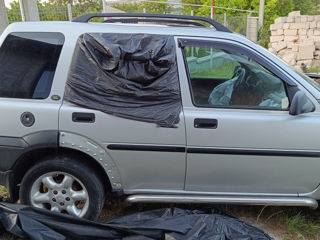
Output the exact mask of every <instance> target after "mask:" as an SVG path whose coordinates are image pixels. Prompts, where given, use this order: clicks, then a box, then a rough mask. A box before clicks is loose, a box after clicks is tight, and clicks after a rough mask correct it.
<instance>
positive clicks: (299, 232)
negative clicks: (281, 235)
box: [282, 212, 320, 239]
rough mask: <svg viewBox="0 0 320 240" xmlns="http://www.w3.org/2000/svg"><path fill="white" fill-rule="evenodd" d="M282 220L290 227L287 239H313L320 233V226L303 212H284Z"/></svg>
mask: <svg viewBox="0 0 320 240" xmlns="http://www.w3.org/2000/svg"><path fill="white" fill-rule="evenodd" d="M282 221H283V222H284V223H285V224H286V225H287V228H288V235H287V236H286V237H287V239H311V238H312V239H313V238H314V237H315V236H317V235H318V234H319V233H320V226H319V225H318V224H317V223H315V222H314V221H312V220H310V219H308V218H307V217H306V215H304V214H303V213H301V212H298V213H293V214H292V213H287V214H284V215H283V216H282Z"/></svg>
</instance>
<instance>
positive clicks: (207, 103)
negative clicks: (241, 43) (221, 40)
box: [183, 46, 289, 109]
mask: <svg viewBox="0 0 320 240" xmlns="http://www.w3.org/2000/svg"><path fill="white" fill-rule="evenodd" d="M183 49H184V55H185V58H186V63H187V67H188V72H189V79H190V83H191V84H190V85H191V92H192V97H193V101H194V103H195V104H196V105H197V106H200V107H201V106H203V107H211V106H212V107H214V106H224V107H239V108H241V107H249V108H250V107H252V108H271V109H287V108H288V106H289V101H288V98H287V94H286V88H285V84H284V82H283V81H282V80H281V79H279V78H278V77H276V76H275V75H274V74H272V73H271V72H269V71H268V70H267V69H265V68H264V67H263V66H261V65H260V64H258V63H257V62H256V61H254V60H253V59H250V58H249V57H247V56H245V55H243V54H241V53H237V52H232V51H229V50H227V49H218V48H207V47H192V46H185V47H184V48H183Z"/></svg>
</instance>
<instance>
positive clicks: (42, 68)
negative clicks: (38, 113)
mask: <svg viewBox="0 0 320 240" xmlns="http://www.w3.org/2000/svg"><path fill="white" fill-rule="evenodd" d="M63 43H64V36H63V35H62V34H61V33H11V34H9V35H8V36H7V38H6V39H5V40H4V42H3V44H2V46H1V48H0V97H6V98H27V99H45V98H47V97H48V96H49V94H50V90H51V85H52V81H53V77H54V73H55V70H56V66H57V63H58V60H59V56H60V52H61V49H62V45H63Z"/></svg>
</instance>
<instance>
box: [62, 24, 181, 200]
mask: <svg viewBox="0 0 320 240" xmlns="http://www.w3.org/2000/svg"><path fill="white" fill-rule="evenodd" d="M104 29H105V28H104ZM83 36H87V35H86V34H84V35H81V36H80V37H79V39H80V38H82V37H83ZM90 37H97V38H103V39H102V40H101V41H102V42H104V43H105V42H107V43H106V44H108V43H109V42H111V41H114V42H116V43H117V44H118V45H121V46H122V45H123V44H127V43H131V42H132V44H131V46H130V47H131V48H135V47H136V45H137V44H140V43H141V42H142V43H143V42H148V43H150V42H152V41H155V44H154V45H153V47H154V46H156V48H158V50H159V49H160V50H161V49H162V48H159V46H160V45H159V44H165V43H166V42H168V41H169V40H170V42H171V43H172V45H171V43H170V48H173V49H174V50H175V49H176V47H175V41H174V39H173V38H172V37H170V36H169V37H168V36H164V35H162V38H167V39H169V40H168V41H167V40H166V41H162V43H159V42H158V41H159V36H157V35H148V34H120V33H90ZM139 38H148V39H146V40H144V41H140V40H139ZM124 39H125V40H126V41H124ZM132 39H138V40H139V41H138V40H137V41H136V42H134V41H133V40H132ZM150 39H151V40H150ZM120 40H122V42H118V41H120ZM79 42H81V41H78V44H80V43H79ZM115 45H116V44H114V45H113V46H112V47H114V46H115ZM118 45H117V46H118ZM167 47H168V46H167V45H165V46H164V47H163V48H167ZM128 48H129V47H127V46H125V47H122V48H121V49H128ZM77 49H80V48H79V45H77V46H76V50H75V54H74V59H73V63H72V66H74V67H71V70H70V71H71V72H72V74H74V75H77V74H79V73H80V74H79V78H78V79H76V80H75V81H74V82H76V83H79V82H80V83H82V82H81V81H80V80H82V79H80V78H83V79H84V81H83V85H84V84H86V83H87V82H89V83H90V84H92V85H94V90H95V89H103V91H101V92H102V93H101V92H95V91H94V90H91V89H89V90H90V91H89V90H87V89H85V93H90V94H88V98H91V97H92V99H94V101H92V102H93V104H92V106H87V107H86V108H85V107H81V104H77V105H75V104H72V102H73V99H72V97H69V98H68V101H65V102H64V104H63V106H62V107H61V110H60V120H59V122H60V125H59V129H60V131H61V132H64V133H67V134H65V136H64V139H65V138H66V136H70V135H71V134H72V135H73V136H74V137H73V139H75V138H78V139H80V142H81V141H82V139H88V140H86V141H87V142H90V146H94V148H95V149H93V150H90V149H89V147H88V150H89V151H88V153H89V154H93V153H94V154H95V155H94V157H96V156H97V155H98V156H101V152H102V153H104V156H105V155H107V156H108V160H105V162H103V161H104V159H103V158H102V157H101V158H100V157H99V158H97V160H98V161H99V162H100V163H103V167H104V168H105V171H106V172H107V173H108V177H109V180H110V182H111V185H112V187H114V188H117V189H121V190H123V191H124V192H125V193H128V194H129V193H141V192H149V193H150V191H164V190H166V191H167V190H170V191H172V190H183V188H184V180H185V167H186V152H185V141H186V139H185V123H184V117H183V112H182V111H181V110H182V109H181V108H182V107H181V98H180V93H178V95H179V99H178V100H177V101H174V104H175V103H176V102H178V103H180V105H179V106H180V107H179V112H178V113H177V114H178V116H179V115H180V117H179V119H180V120H178V122H177V124H175V126H165V125H159V124H156V123H155V122H152V121H150V115H152V114H154V113H161V112H162V113H164V114H166V113H167V112H168V111H170V109H168V106H169V105H161V102H155V101H154V100H153V99H154V97H155V96H158V95H161V94H165V93H163V92H169V91H170V89H176V88H179V82H178V81H179V78H178V73H177V65H176V58H175V56H176V55H175V52H174V53H172V51H171V50H167V49H166V51H163V52H161V53H160V56H161V54H167V53H170V54H172V55H171V56H170V59H172V61H173V62H172V66H173V67H174V69H173V70H174V73H175V74H174V76H173V75H171V77H169V78H168V81H167V80H166V79H165V80H162V81H161V82H160V83H164V84H163V85H162V86H160V87H159V89H158V90H155V91H154V93H153V94H152V96H150V95H147V94H146V93H145V92H143V91H142V90H136V85H137V83H136V82H138V81H141V80H143V79H144V78H147V77H148V76H147V75H143V76H141V77H140V80H139V79H138V80H135V81H136V82H134V81H133V80H130V79H131V78H132V77H131V78H130V76H125V77H124V76H122V77H119V75H120V72H121V71H120V70H121V69H120V67H119V69H120V70H119V71H117V74H118V75H116V74H114V72H116V71H114V70H113V69H112V68H111V70H112V71H111V70H105V69H102V67H101V68H99V67H97V66H100V65H99V64H97V63H96V62H95V63H96V64H95V65H90V64H91V63H90V62H89V60H90V61H91V62H93V60H91V59H88V58H86V57H82V58H80V57H79V55H80V54H79V52H80V50H79V51H78V52H77ZM97 49H98V47H97ZM105 49H109V46H108V47H105ZM119 49H120V47H119ZM81 51H82V50H81ZM134 51H141V56H143V54H145V52H146V53H148V54H149V53H150V56H152V55H155V56H157V53H154V52H155V51H156V49H148V48H147V47H146V46H145V45H144V46H142V47H141V48H137V49H135V50H132V52H134ZM114 52H116V51H114ZM104 54H105V53H104V52H101V56H103V58H102V57H101V58H100V59H107V60H106V64H110V62H111V60H109V58H108V56H106V55H104ZM127 55H132V53H128V54H122V55H121V58H119V59H120V60H121V61H122V62H123V63H125V64H126V63H127V62H128V63H129V64H131V63H132V66H133V67H134V69H131V68H130V70H128V71H127V72H130V74H131V76H134V75H139V74H143V73H144V72H143V70H144V69H146V68H144V67H140V65H139V64H145V63H148V62H149V60H148V61H143V60H141V56H140V55H139V56H138V57H139V59H138V61H137V59H134V57H131V58H130V57H128V58H127V59H125V57H126V56H127ZM79 59H80V60H81V59H84V60H82V63H80V62H78V60H79ZM128 59H129V60H128ZM95 60H96V59H95ZM134 61H135V62H134ZM170 61H171V60H170ZM161 62H162V63H166V61H165V60H163V61H162V60H161V61H159V63H161ZM106 64H105V65H106ZM101 66H102V65H101ZM115 66H118V64H117V65H115ZM130 66H131V65H130ZM135 66H136V67H135ZM170 66H171V65H170ZM149 68H150V69H153V70H154V69H155V68H154V67H152V65H150V67H149ZM73 69H75V70H73ZM158 70H159V69H156V70H154V72H153V73H152V75H155V76H156V77H157V78H159V76H161V77H163V76H164V74H167V72H168V74H170V72H172V71H171V70H170V71H163V72H164V73H161V72H160V73H158V74H159V75H156V74H155V73H157V72H159V71H158ZM160 70H161V69H160ZM138 71H139V72H138ZM84 72H87V73H89V74H87V75H86V74H85V73H84ZM122 72H123V71H122ZM96 73H99V74H100V73H101V75H99V76H95V74H96ZM109 76H112V77H111V78H110V77H109ZM171 79H172V80H171ZM91 81H92V83H91ZM108 81H109V82H112V84H113V85H108V86H105V88H102V87H101V85H103V84H104V83H105V82H108ZM113 81H114V82H113ZM121 81H122V82H121ZM170 81H174V86H175V87H174V88H173V87H172V86H173V84H171V85H170V86H171V88H170V87H169V88H167V86H168V84H169V83H170ZM96 82H98V84H96ZM68 83H69V82H68ZM68 83H67V84H68ZM119 83H121V84H119ZM164 85H166V86H164ZM77 86H78V85H77ZM77 86H76V87H75V89H77ZM103 86H104V85H103ZM113 86H117V89H121V90H120V91H119V92H118V91H116V90H117V89H116V90H115V89H114V88H113ZM176 86H177V87H176ZM153 87H154V84H150V83H148V84H146V86H145V87H144V86H141V85H139V88H140V89H150V92H151V91H152V89H153ZM129 88H130V89H129ZM110 89H112V90H114V91H113V92H112V94H110V95H108V96H107V93H109V92H111V90H110ZM131 89H134V90H133V93H132V92H131V91H130V90H131ZM161 91H163V92H162V93H161ZM178 92H179V90H178ZM85 93H83V94H82V95H85ZM99 94H100V95H99ZM99 96H101V97H100V98H101V99H102V100H105V99H110V98H112V99H113V98H116V97H118V98H117V100H116V101H113V102H112V104H113V105H111V104H109V105H103V106H104V107H103V108H102V109H99V110H97V108H96V105H99V104H100V105H102V104H101V101H100V102H99V101H97V98H98V97H99ZM119 96H120V97H122V98H120V97H119ZM132 96H134V97H132ZM76 97H77V96H76ZM81 97H82V96H81ZM74 98H75V97H74ZM126 98H128V99H129V100H127V99H126ZM65 99H66V98H65ZM99 100H100V99H99ZM169 100H170V99H169V98H166V99H164V100H163V101H162V102H163V103H165V102H168V101H169ZM109 101H110V100H109ZM129 101H130V102H129ZM142 101H143V102H145V103H146V104H144V105H142V104H140V105H139V103H141V102H142ZM110 102H111V101H110ZM119 102H120V103H122V105H121V106H119V104H118V103H119ZM90 103H91V102H90ZM108 103H109V102H108ZM131 103H133V104H135V103H136V105H134V106H133V104H131ZM79 105H80V106H79ZM82 105H83V104H82ZM157 106H160V107H161V106H164V107H162V108H159V107H157ZM143 107H144V108H143ZM169 107H170V106H169ZM142 108H143V109H145V114H144V116H142V119H141V118H140V119H139V121H138V120H136V119H138V118H137V117H135V116H133V115H130V117H128V116H125V114H124V113H123V112H124V111H122V113H121V114H119V113H118V112H116V113H114V112H110V109H113V110H114V111H118V110H119V109H120V110H121V109H126V111H127V113H128V112H130V113H132V112H134V111H135V112H137V113H138V112H139V110H141V109H142ZM117 113H118V114H117ZM150 113H151V114H150ZM147 115H149V116H147ZM81 116H88V117H81ZM90 116H91V117H90ZM139 116H140V115H139ZM148 118H149V120H148ZM73 139H72V140H70V139H69V142H71V143H74V141H73ZM91 143H92V144H91ZM70 145H71V144H69V146H70ZM74 145H76V144H74ZM83 146H84V145H83V144H81V148H84V147H83ZM71 147H72V146H71ZM97 149H99V151H98V150H97ZM84 151H87V150H84ZM105 153H106V154H105ZM107 161H108V162H107ZM110 162H112V163H110ZM116 174H117V176H115V175H116ZM105 181H106V182H107V181H108V179H105Z"/></svg>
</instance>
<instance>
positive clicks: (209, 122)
mask: <svg viewBox="0 0 320 240" xmlns="http://www.w3.org/2000/svg"><path fill="white" fill-rule="evenodd" d="M193 126H194V127H195V128H209V129H216V128H217V127H218V120H217V119H210V118H195V119H194V125H193Z"/></svg>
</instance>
